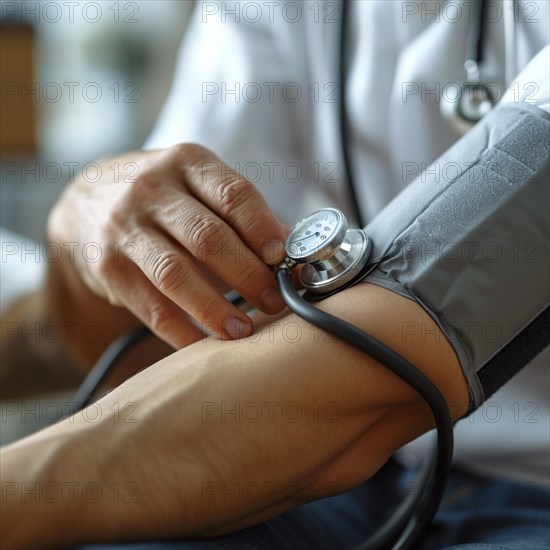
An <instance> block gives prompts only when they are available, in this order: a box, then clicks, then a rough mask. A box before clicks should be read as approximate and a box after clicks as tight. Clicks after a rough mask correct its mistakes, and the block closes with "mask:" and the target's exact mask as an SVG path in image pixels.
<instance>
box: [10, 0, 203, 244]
mask: <svg viewBox="0 0 550 550" xmlns="http://www.w3.org/2000/svg"><path fill="white" fill-rule="evenodd" d="M0 6H1V11H0V26H1V27H0V36H1V38H0V40H1V42H0V56H1V57H0V77H1V93H2V99H1V103H0V105H1V113H0V115H1V116H0V124H1V126H0V162H1V163H2V180H1V204H2V210H1V225H2V226H3V227H6V228H9V229H13V230H16V231H17V232H19V233H22V234H24V235H26V236H28V237H31V238H33V239H37V240H41V239H43V238H44V236H45V235H44V224H45V220H46V215H47V212H48V210H49V208H50V206H51V205H52V204H53V202H54V201H55V199H56V197H57V195H58V194H59V192H60V191H61V189H63V187H64V186H65V184H66V183H67V181H68V178H69V175H70V171H71V165H72V166H73V167H74V168H73V169H74V170H76V171H77V173H78V171H80V170H79V168H80V169H82V167H83V166H84V165H86V163H88V162H90V161H93V160H95V159H97V158H99V157H101V156H104V155H108V154H112V153H117V152H121V151H127V150H132V149H135V148H139V147H140V146H141V144H142V143H143V142H144V140H145V139H146V137H147V135H148V133H149V131H150V130H151V127H152V125H153V123H154V121H155V118H156V116H157V114H158V111H159V109H160V107H161V105H162V102H163V100H164V98H165V96H166V94H167V91H168V88H169V85H170V81H171V76H172V70H173V67H174V63H175V58H176V54H177V49H178V46H179V43H180V41H181V38H182V35H183V32H184V30H185V27H186V24H187V21H188V19H189V16H190V13H191V10H192V8H193V1H192V0H149V1H143V0H140V1H137V2H126V1H120V2H115V1H111V0H107V1H102V2H63V1H62V0H59V1H54V2H52V1H47V2H46V1H40V2H37V1H6V0H2V1H1V2H0Z"/></svg>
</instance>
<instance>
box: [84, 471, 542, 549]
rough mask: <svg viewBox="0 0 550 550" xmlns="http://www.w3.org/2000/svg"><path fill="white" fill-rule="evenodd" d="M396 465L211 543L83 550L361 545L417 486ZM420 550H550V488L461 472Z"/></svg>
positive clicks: (105, 546)
mask: <svg viewBox="0 0 550 550" xmlns="http://www.w3.org/2000/svg"><path fill="white" fill-rule="evenodd" d="M410 482H411V477H410V475H409V474H408V473H407V472H406V471H405V469H404V468H402V467H401V466H400V465H398V464H397V463H396V462H394V461H392V460H390V461H389V462H388V463H387V464H386V466H384V468H382V470H381V471H380V472H379V473H378V474H377V475H376V476H375V477H374V478H372V479H371V480H369V481H367V482H365V483H363V484H361V485H359V486H358V487H356V488H354V489H352V490H350V491H348V492H346V493H344V494H342V495H339V496H336V497H331V498H328V499H324V500H317V501H315V502H311V503H308V504H305V505H303V506H300V507H299V508H296V509H294V510H292V511H290V512H287V513H285V514H283V515H281V516H279V517H276V518H273V519H271V520H269V521H267V522H265V523H262V524H260V525H257V526H254V527H250V528H248V529H244V530H241V531H238V532H235V533H231V534H229V535H223V536H220V537H215V538H211V539H202V540H186V541H171V542H142V543H132V544H101V545H95V544H94V545H88V546H85V547H80V548H79V549H78V550H214V549H218V548H219V549H228V550H229V549H231V550H245V549H246V550H252V549H255V550H256V549H259V550H263V549H265V550H275V549H277V550H281V549H288V550H302V549H303V550H306V549H307V550H310V549H338V550H341V549H346V548H353V547H354V546H355V545H357V544H359V543H360V542H361V541H362V540H364V539H366V538H368V536H369V534H370V533H372V532H373V531H374V529H375V528H376V527H378V526H380V525H381V524H382V522H383V521H384V519H385V518H386V517H388V515H389V514H391V512H392V511H393V509H394V508H395V507H396V506H397V505H398V504H399V503H400V502H401V500H402V498H403V495H404V493H406V492H407V491H408V490H411V488H413V487H414V485H412V484H411V483H410ZM418 548H419V550H440V549H447V550H450V549H452V550H505V549H506V550H538V549H541V550H542V549H550V491H549V490H547V489H545V488H542V487H540V486H539V485H537V484H535V483H518V482H511V481H504V480H495V479H489V478H485V477H481V476H477V475H473V474H470V473H467V472H464V471H460V470H456V469H455V470H453V471H452V472H451V475H450V477H449V480H448V483H447V488H446V493H445V497H444V499H443V502H442V504H441V506H440V508H439V511H438V513H437V515H436V517H435V519H434V521H433V522H432V524H431V526H430V529H429V531H428V532H427V533H426V535H425V537H424V540H423V541H422V543H421V544H420V546H418Z"/></svg>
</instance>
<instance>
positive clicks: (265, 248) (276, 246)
mask: <svg viewBox="0 0 550 550" xmlns="http://www.w3.org/2000/svg"><path fill="white" fill-rule="evenodd" d="M261 256H262V260H263V261H264V262H265V263H266V264H267V265H274V264H276V263H279V262H282V261H283V260H284V259H285V245H284V243H282V242H281V241H267V242H265V243H264V244H263V245H262V251H261Z"/></svg>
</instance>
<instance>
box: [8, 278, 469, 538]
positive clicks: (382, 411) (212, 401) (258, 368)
mask: <svg viewBox="0 0 550 550" xmlns="http://www.w3.org/2000/svg"><path fill="white" fill-rule="evenodd" d="M344 296H345V298H344ZM354 304H355V305H356V306H354ZM323 307H325V308H327V309H329V310H330V311H332V312H333V313H335V314H337V315H340V316H342V317H345V318H346V319H347V320H349V321H351V322H355V324H357V325H359V326H361V327H362V328H365V329H367V330H369V332H371V334H373V335H374V336H376V337H378V338H379V339H380V340H382V341H384V342H385V343H387V344H388V345H390V347H393V348H394V349H396V351H398V352H399V353H403V355H404V356H405V357H406V358H407V359H409V360H410V361H411V362H413V363H414V364H416V365H417V366H418V367H419V368H421V369H422V370H424V371H425V372H426V373H427V374H428V375H429V376H430V377H431V378H432V379H433V380H434V382H436V384H438V386H439V387H440V389H441V390H442V391H443V393H444V394H445V396H446V397H447V399H448V400H449V401H453V402H456V403H460V402H465V401H467V391H466V386H465V383H464V380H463V379H462V374H461V372H460V367H459V366H458V362H457V361H456V358H455V357H454V354H453V352H452V350H451V349H450V346H449V344H448V343H447V342H446V341H445V339H444V338H441V339H439V340H438V341H437V342H431V341H428V342H422V341H420V339H419V341H418V342H412V341H411V340H409V341H408V342H407V344H406V345H405V343H404V342H403V341H402V338H401V331H400V325H401V323H402V322H404V321H419V320H420V321H422V322H426V323H430V319H429V318H428V317H427V315H426V314H424V313H423V312H422V310H420V308H419V307H418V306H417V305H416V304H414V303H413V302H410V301H409V300H406V299H404V298H402V297H399V296H396V295H394V294H392V293H390V292H388V291H385V290H383V289H379V288H377V287H373V286H371V285H361V288H356V289H351V290H349V291H346V292H345V293H342V294H340V295H339V296H338V297H335V299H330V300H327V301H325V302H324V304H323ZM297 335H299V337H298V338H296V336H297ZM325 337H326V335H325V334H324V333H323V332H321V331H317V330H313V329H311V328H310V327H309V326H308V325H307V324H306V323H304V322H302V321H301V320H300V319H297V318H296V317H294V316H288V317H286V318H284V319H282V320H280V321H279V322H278V324H271V325H268V326H267V327H265V328H264V329H262V330H261V331H259V333H258V334H257V335H255V336H254V337H253V338H249V339H248V341H247V340H241V341H237V342H222V341H219V340H208V341H206V342H204V341H201V342H197V343H196V344H194V345H192V346H190V347H188V348H186V349H184V350H181V351H180V352H177V353H175V354H173V355H171V356H170V357H168V358H166V359H164V360H163V361H161V362H159V363H157V364H156V365H154V366H152V367H150V368H149V369H147V370H145V371H143V372H141V373H139V374H138V375H136V376H135V377H134V378H132V379H131V380H129V381H128V382H126V383H125V384H123V385H122V386H120V387H119V388H117V389H116V390H114V391H113V392H111V393H110V394H108V395H107V396H105V397H104V398H103V399H102V400H100V401H99V402H98V407H99V410H100V411H102V413H103V415H102V418H101V419H100V420H99V421H98V422H95V423H92V422H89V421H88V422H87V421H86V419H85V417H84V416H83V415H82V414H79V415H77V417H76V418H75V419H74V421H72V422H71V421H65V422H63V423H61V424H59V425H56V426H54V427H52V428H49V429H48V430H46V431H44V432H41V434H38V435H37V436H35V438H33V439H34V440H33V441H32V442H29V440H27V442H26V443H25V442H23V443H21V444H20V445H19V446H17V445H16V446H13V447H11V448H8V449H7V450H6V451H5V452H6V453H7V456H11V457H12V458H13V457H17V455H18V454H24V455H28V453H29V451H30V449H31V447H26V445H36V447H34V448H35V449H37V452H33V455H35V456H37V455H40V456H47V457H52V458H51V461H49V462H47V463H43V464H42V465H38V466H36V465H33V469H32V470H33V471H34V472H36V474H35V475H36V476H37V478H38V479H39V480H40V481H41V482H42V483H47V482H48V481H49V480H51V479H67V477H68V476H69V475H70V474H67V472H72V473H74V476H75V478H74V479H73V480H71V481H73V482H76V483H79V484H81V485H83V484H85V483H86V482H90V481H94V482H96V483H98V484H99V486H100V487H101V489H102V494H104V495H108V494H109V491H110V489H109V488H110V487H111V486H113V485H114V484H118V486H119V487H124V486H125V484H128V483H130V484H131V483H135V484H137V487H138V488H139V492H138V494H137V502H134V503H118V504H116V505H115V504H113V503H110V502H105V503H103V502H102V503H101V504H102V505H100V506H99V505H97V503H96V504H92V503H90V502H86V501H85V499H83V498H80V500H77V501H75V502H73V503H72V508H71V513H75V514H78V516H79V517H85V518H87V522H86V523H85V524H82V523H81V524H79V525H78V526H75V527H74V529H75V530H78V531H75V532H74V533H71V536H72V537H73V538H72V539H71V540H70V541H67V540H65V541H62V540H61V538H60V537H62V534H63V532H61V533H60V532H59V531H60V530H59V529H56V526H55V522H51V523H50V522H47V523H48V526H47V529H49V531H48V532H47V534H46V535H44V534H43V536H42V537H41V538H40V541H41V544H42V545H43V546H47V545H49V546H59V545H60V544H61V543H62V542H71V543H78V542H85V541H86V542H93V541H101V540H103V541H105V540H110V539H114V538H117V539H118V540H124V539H137V540H139V539H140V538H147V537H151V536H157V537H158V536H162V537H163V538H170V537H176V536H179V537H185V536H197V535H206V534H212V533H218V532H223V531H228V530H233V529H235V528H237V527H242V526H245V525H250V524H252V523H257V522H258V521H261V520H263V519H265V518H267V517H270V516H273V515H275V514H278V513H280V512H282V511H284V510H286V509H289V508H292V507H294V506H296V505H298V504H300V503H302V502H305V501H307V500H311V499H313V498H320V497H323V496H329V495H331V494H334V493H339V492H342V491H344V490H346V489H348V488H350V487H352V486H354V485H356V484H358V483H359V482H361V481H363V480H365V479H367V478H368V477H370V476H371V475H372V474H373V473H374V472H375V471H376V470H377V469H378V468H379V467H380V466H381V465H382V464H383V463H384V462H385V461H386V459H387V457H388V456H389V455H390V454H391V453H392V452H393V451H394V450H395V449H396V448H398V447H399V446H401V445H403V444H404V443H406V442H407V441H409V440H410V439H412V438H414V437H415V436H417V435H419V434H420V433H422V432H423V431H425V430H426V429H428V428H429V427H430V426H431V418H430V415H429V414H425V410H424V409H423V407H422V406H421V403H420V400H419V398H418V396H416V394H415V393H414V392H413V391H412V390H411V389H410V388H409V387H408V386H406V385H405V384H404V383H402V382H401V381H400V380H398V379H396V378H395V376H394V375H393V374H391V373H390V372H389V371H388V370H387V369H385V368H384V367H383V366H381V365H379V364H377V363H376V362H375V361H373V360H372V359H370V358H369V357H366V356H364V355H363V354H361V353H359V352H357V351H356V350H354V349H351V348H349V347H348V346H344V345H342V344H341V343H340V342H337V341H333V340H329V341H325ZM292 342H294V343H292ZM128 403H136V404H138V406H139V410H138V411H137V413H136V415H135V417H132V418H131V419H130V418H128V417H126V419H124V415H122V414H121V415H120V416H119V418H118V419H117V421H115V418H114V413H113V411H114V410H119V411H121V412H122V411H123V410H124V406H125V405H126V404H128ZM411 405H412V406H411ZM130 408H131V407H130ZM405 408H406V409H405ZM405 410H406V412H407V414H404V412H405ZM455 411H456V409H455ZM92 414H93V411H90V413H89V415H92ZM455 416H456V414H455ZM128 420H137V423H131V422H129V421H128ZM138 434H139V436H138ZM38 450H39V451H38ZM61 450H63V452H61ZM144 453H146V455H147V456H144ZM90 456H93V462H92V461H90ZM139 457H141V459H140V458H139ZM8 464H9V463H8ZM12 467H13V468H15V467H17V465H16V464H15V463H14V464H13V466H12ZM23 470H24V472H25V468H23ZM18 471H20V470H18ZM13 475H14V474H13V472H12V471H10V469H9V468H8V469H4V472H3V476H4V479H5V481H10V480H11V479H12V477H13ZM29 475H30V474H28V473H24V474H23V476H24V477H25V476H29ZM18 476H19V477H18V479H22V478H21V474H18ZM175 488H180V489H179V490H176V489H175ZM251 488H252V489H251ZM247 490H254V491H255V493H254V498H247V493H246V492H245V491H247ZM232 491H233V492H232ZM231 495H233V496H231ZM6 505H7V506H8V507H9V509H10V513H12V514H21V510H22V508H23V507H22V505H21V503H20V501H18V500H17V499H11V500H8V502H7V503H6ZM42 505H43V507H44V508H36V509H35V511H36V513H40V514H43V516H42V517H51V516H52V514H51V513H50V514H49V516H48V513H47V512H46V508H47V504H46V503H42ZM50 511H51V508H50ZM39 523H41V522H39ZM46 541H47V544H46ZM12 547H13V548H17V547H23V545H19V546H18V545H16V544H13V545H12Z"/></svg>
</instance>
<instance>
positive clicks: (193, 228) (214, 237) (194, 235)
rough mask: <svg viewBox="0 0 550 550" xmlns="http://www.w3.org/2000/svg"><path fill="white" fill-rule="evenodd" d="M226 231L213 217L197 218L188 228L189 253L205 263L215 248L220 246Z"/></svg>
mask: <svg viewBox="0 0 550 550" xmlns="http://www.w3.org/2000/svg"><path fill="white" fill-rule="evenodd" d="M223 235H224V230H223V226H222V223H221V222H220V221H218V220H216V219H214V218H211V217H206V216H204V217H197V218H196V219H195V220H194V221H193V222H191V223H190V225H189V228H188V237H189V238H188V242H189V251H190V252H191V254H193V256H195V258H197V259H199V260H201V261H203V260H204V259H205V258H206V256H208V254H209V253H210V252H211V250H212V249H213V248H217V247H219V246H220V243H221V241H222V239H223Z"/></svg>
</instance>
